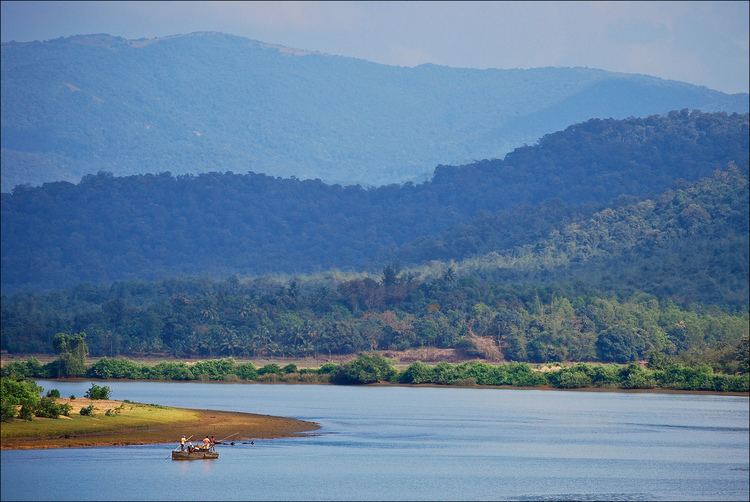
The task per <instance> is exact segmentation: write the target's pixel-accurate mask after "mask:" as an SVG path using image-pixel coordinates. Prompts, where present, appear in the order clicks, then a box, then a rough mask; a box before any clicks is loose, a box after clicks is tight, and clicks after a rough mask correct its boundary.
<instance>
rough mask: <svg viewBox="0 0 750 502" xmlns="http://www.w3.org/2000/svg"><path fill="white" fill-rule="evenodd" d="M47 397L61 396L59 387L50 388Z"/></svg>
mask: <svg viewBox="0 0 750 502" xmlns="http://www.w3.org/2000/svg"><path fill="white" fill-rule="evenodd" d="M47 397H60V391H59V390H57V389H50V390H48V391H47Z"/></svg>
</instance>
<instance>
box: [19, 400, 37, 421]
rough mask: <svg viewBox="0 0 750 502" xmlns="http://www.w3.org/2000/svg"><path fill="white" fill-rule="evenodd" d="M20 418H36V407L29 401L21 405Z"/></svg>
mask: <svg viewBox="0 0 750 502" xmlns="http://www.w3.org/2000/svg"><path fill="white" fill-rule="evenodd" d="M18 418H21V419H23V420H31V419H32V418H34V407H33V406H31V405H30V404H28V403H24V404H22V405H21V409H20V410H18Z"/></svg>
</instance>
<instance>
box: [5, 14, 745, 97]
mask: <svg viewBox="0 0 750 502" xmlns="http://www.w3.org/2000/svg"><path fill="white" fill-rule="evenodd" d="M748 5H749V2H632V3H631V2H611V3H610V2H591V3H588V2H570V3H568V2H529V3H526V2H496V3H489V2H477V3H473V2H460V3H453V2H434V3H433V2H351V3H346V2H331V3H327V2H286V3H281V2H268V3H267V2H248V3H244V2H14V1H3V2H2V3H1V5H0V9H1V10H2V12H1V13H2V31H1V32H0V33H1V34H2V41H3V42H7V41H10V40H17V41H29V40H46V39H50V38H57V37H60V36H68V35H76V34H82V33H109V34H112V35H119V36H123V37H126V38H142V37H154V36H164V35H173V34H178V33H189V32H192V31H204V30H210V31H222V32H226V33H232V34H235V35H241V36H246V37H249V38H253V39H257V40H262V41H264V42H270V43H277V44H282V45H287V46H291V47H296V48H301V49H309V50H317V51H321V52H326V53H331V54H341V55H346V56H354V57H359V58H363V59H368V60H371V61H377V62H380V63H387V64H396V65H404V66H413V65H417V64H421V63H427V62H430V63H436V64H443V65H449V66H464V67H475V68H487V67H494V68H528V67H538V66H589V67H595V68H603V69H606V70H614V71H623V72H629V73H646V74H649V75H656V76H659V77H663V78H670V79H675V80H683V81H686V82H691V83H695V84H700V85H705V86H708V87H711V88H714V89H718V90H722V91H725V92H748V73H749V72H750V70H749V68H748V61H749V60H750V56H749V46H748V45H749V44H748V16H749V12H748Z"/></svg>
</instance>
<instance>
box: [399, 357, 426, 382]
mask: <svg viewBox="0 0 750 502" xmlns="http://www.w3.org/2000/svg"><path fill="white" fill-rule="evenodd" d="M399 381H400V382H401V383H417V384H418V383H430V382H432V368H431V367H430V366H429V365H427V364H425V363H423V362H421V361H417V362H415V363H412V364H410V365H409V367H408V368H406V370H404V371H403V372H402V373H401V374H400V375H399Z"/></svg>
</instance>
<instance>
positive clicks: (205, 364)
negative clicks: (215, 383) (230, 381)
mask: <svg viewBox="0 0 750 502" xmlns="http://www.w3.org/2000/svg"><path fill="white" fill-rule="evenodd" d="M235 366H236V363H235V362H234V359H232V358H226V359H209V360H208V361H198V362H197V363H195V364H193V366H192V368H190V369H191V371H192V372H193V375H195V376H196V377H198V378H200V379H201V380H206V379H208V380H223V379H224V377H225V376H226V375H229V374H232V373H234V369H235Z"/></svg>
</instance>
